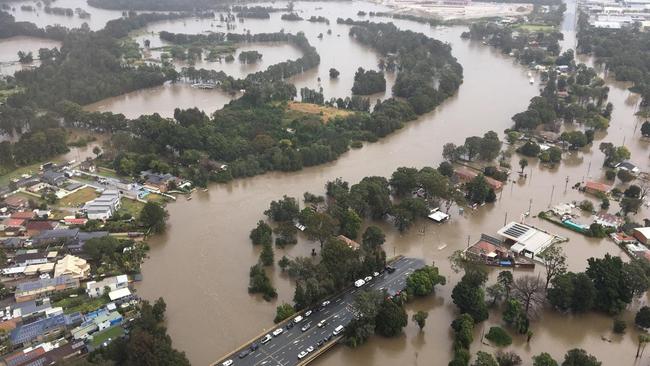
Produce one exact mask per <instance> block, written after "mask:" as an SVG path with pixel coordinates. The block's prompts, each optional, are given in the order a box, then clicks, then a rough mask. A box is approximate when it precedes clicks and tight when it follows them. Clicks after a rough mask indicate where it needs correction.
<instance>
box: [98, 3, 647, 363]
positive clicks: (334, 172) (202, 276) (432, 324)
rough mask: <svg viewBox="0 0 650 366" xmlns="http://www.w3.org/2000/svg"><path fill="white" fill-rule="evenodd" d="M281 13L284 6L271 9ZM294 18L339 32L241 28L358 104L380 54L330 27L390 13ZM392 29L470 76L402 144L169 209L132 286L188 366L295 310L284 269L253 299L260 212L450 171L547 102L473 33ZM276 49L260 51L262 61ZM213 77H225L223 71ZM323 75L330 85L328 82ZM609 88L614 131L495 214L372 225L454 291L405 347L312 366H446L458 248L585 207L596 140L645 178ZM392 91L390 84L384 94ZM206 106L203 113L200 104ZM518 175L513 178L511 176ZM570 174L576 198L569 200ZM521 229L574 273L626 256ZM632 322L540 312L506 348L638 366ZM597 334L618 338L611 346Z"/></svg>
mask: <svg viewBox="0 0 650 366" xmlns="http://www.w3.org/2000/svg"><path fill="white" fill-rule="evenodd" d="M283 4H284V3H276V4H275V6H282V5H283ZM574 7H575V4H569V12H568V13H569V14H573V13H574V12H575V10H574ZM296 8H297V9H298V10H300V11H302V14H303V16H307V17H309V16H310V15H324V16H326V17H328V18H329V19H330V20H331V21H332V24H331V25H329V26H327V25H325V24H319V23H316V24H313V23H309V22H285V21H281V20H280V19H279V16H280V15H279V14H272V18H271V20H264V21H263V20H247V21H246V22H245V23H243V24H240V23H238V24H237V26H238V29H236V30H235V31H237V32H240V31H242V30H243V29H246V30H248V29H250V30H251V32H252V33H259V32H274V31H279V30H280V29H285V31H291V32H295V31H299V30H300V31H304V32H305V34H306V35H307V37H308V38H309V40H310V42H311V43H312V44H313V45H314V46H315V47H316V48H317V50H318V52H319V54H320V55H321V65H320V66H319V67H318V68H316V69H314V70H310V71H307V72H305V73H304V74H301V75H298V76H295V77H294V78H292V79H291V81H292V82H294V83H295V84H296V86H297V87H298V88H300V87H303V86H308V87H311V88H316V87H319V86H322V87H323V90H324V92H325V96H326V98H329V97H331V96H337V97H338V96H346V95H349V93H350V88H351V86H352V76H353V74H354V71H355V70H356V69H357V68H358V67H359V66H362V67H365V68H376V64H377V61H378V59H379V56H378V55H377V53H376V52H374V51H373V50H371V49H369V48H367V47H364V46H362V45H360V44H358V43H357V42H355V41H354V40H351V39H349V37H348V36H347V31H348V29H349V28H348V27H346V26H339V25H336V24H335V19H336V17H338V16H341V17H348V16H349V17H352V18H357V16H356V13H357V11H358V10H360V9H364V10H366V11H368V10H373V9H375V10H379V9H382V8H381V7H379V6H376V5H373V4H368V3H357V2H355V3H320V2H307V3H296ZM316 8H321V9H319V10H316ZM377 20H381V19H377ZM210 23H211V22H210V21H205V20H199V21H195V20H192V21H189V20H188V21H185V22H183V21H174V22H162V23H157V24H153V25H150V26H149V27H148V28H147V30H146V31H148V32H158V31H160V30H168V31H170V32H182V33H199V32H203V31H206V30H211V28H212V27H211V24H210ZM396 24H397V25H398V26H399V27H401V28H404V29H412V30H414V31H419V32H424V33H425V34H427V35H429V36H432V37H435V38H438V39H440V40H443V41H445V42H449V43H450V44H451V46H452V49H453V54H454V56H455V57H457V58H458V60H459V62H460V63H461V64H462V65H463V67H464V76H465V81H464V83H463V85H462V86H461V87H460V90H459V91H458V93H457V94H456V95H455V96H453V97H452V98H450V99H448V100H447V101H446V102H444V103H443V104H442V105H441V106H440V107H439V108H438V109H436V110H435V111H433V112H431V113H428V114H426V115H424V116H421V117H420V118H419V119H418V120H416V121H413V122H412V123H410V124H408V125H407V126H405V127H404V128H403V129H402V130H400V131H397V132H396V133H394V134H393V135H391V136H389V137H387V138H385V139H382V140H381V141H379V142H377V143H374V144H366V145H365V146H364V147H363V148H362V149H360V150H352V151H350V152H348V153H346V154H344V155H343V156H341V157H340V159H339V160H337V161H335V162H332V163H330V164H326V165H322V166H318V167H312V168H308V169H304V170H302V171H299V172H295V173H269V174H265V175H262V176H257V177H253V178H249V179H243V180H238V181H235V182H232V183H230V184H225V185H213V186H211V187H210V189H209V191H208V192H197V193H195V194H194V199H193V200H192V201H186V200H185V199H182V198H181V199H180V200H179V201H178V202H176V203H172V204H169V205H168V210H169V213H170V218H169V228H168V230H167V232H166V233H165V234H163V235H160V236H156V237H154V238H152V239H151V241H150V244H151V252H150V258H149V259H148V260H147V261H146V262H145V264H144V266H143V275H144V281H142V282H141V283H139V284H138V285H137V291H138V293H139V295H141V296H142V297H144V298H147V299H155V298H157V297H158V296H162V297H164V298H165V300H166V302H167V306H168V312H167V325H168V330H169V333H170V335H171V336H172V339H173V341H174V345H175V346H176V347H177V348H179V349H181V350H183V351H185V352H186V353H187V355H188V357H189V358H190V360H191V361H192V363H193V364H197V365H205V364H208V363H209V362H212V361H214V360H216V359H218V358H219V357H221V356H222V355H223V354H225V353H227V352H229V351H231V350H232V349H234V348H235V347H237V346H238V345H240V344H241V343H242V342H245V341H247V340H249V339H250V338H251V337H253V336H255V335H257V334H259V333H260V332H261V331H263V330H265V329H269V328H270V327H272V326H273V324H272V319H273V316H274V313H275V306H276V305H278V304H280V303H282V302H291V299H292V297H293V284H292V283H291V282H290V281H289V280H288V278H287V277H286V276H285V275H284V274H282V273H281V272H280V270H279V269H278V268H274V269H271V270H269V274H270V276H271V278H272V281H273V282H274V284H275V286H276V287H277V289H278V294H279V297H278V299H277V300H275V301H273V302H271V303H267V302H265V301H263V300H262V299H261V298H259V297H257V296H251V295H249V294H247V293H246V287H247V284H248V268H249V267H250V266H251V265H252V264H254V263H255V262H256V261H257V258H258V255H259V248H254V247H253V246H252V245H251V244H250V240H249V239H248V234H249V232H250V229H251V228H252V227H253V226H254V225H255V223H256V222H257V221H258V220H260V219H262V218H263V216H262V211H264V210H265V209H266V208H267V207H268V204H269V202H270V201H271V200H274V199H278V198H280V197H281V196H282V195H284V194H287V195H291V196H295V197H301V196H302V193H303V192H305V191H310V192H313V193H318V194H322V193H323V191H324V184H325V182H327V181H328V180H332V179H334V178H336V177H342V178H343V179H345V180H348V181H350V182H351V183H356V182H357V181H359V180H360V179H361V178H363V177H364V176H370V175H382V176H388V175H390V174H391V172H392V171H394V170H395V168H397V167H399V166H413V167H423V166H436V165H437V164H438V163H439V162H440V161H441V151H442V145H443V144H444V143H446V142H454V143H456V144H460V143H462V142H463V141H464V139H465V137H467V136H471V135H482V134H483V133H485V132H486V131H488V130H494V131H497V132H499V133H501V132H502V131H503V130H504V129H505V128H508V127H510V126H511V125H512V121H511V120H510V117H511V116H512V115H513V114H515V113H517V112H520V111H522V110H524V109H525V107H526V105H527V104H528V101H529V99H530V98H531V97H533V96H535V95H537V94H538V87H539V86H538V84H537V83H536V84H535V85H533V86H531V85H530V84H529V83H528V77H527V76H526V73H527V72H528V70H527V69H525V68H524V67H522V66H520V65H518V64H516V63H514V62H513V60H512V59H510V58H508V57H506V56H503V55H501V53H500V52H498V51H495V50H493V49H491V48H489V47H487V46H484V45H482V44H480V43H479V42H469V41H464V40H461V39H460V33H461V32H463V31H464V30H466V28H465V27H448V28H431V27H429V26H427V25H423V24H418V23H414V22H409V21H396ZM573 24H575V22H573V21H569V20H565V22H564V24H563V29H564V30H565V33H566V35H567V37H566V38H565V41H563V46H564V47H572V46H573V45H575V38H574V34H575V32H574V31H573V29H574V28H573ZM215 28H216V27H215ZM328 28H331V29H332V35H331V36H328V35H327V34H326V32H327V29H328ZM319 33H323V34H324V37H323V40H322V41H321V40H318V38H317V35H318V34H319ZM339 34H340V37H338V35H339ZM270 52H274V51H273V50H272V49H269V50H265V53H264V55H265V57H267V55H269V54H270ZM287 58H289V56H287ZM330 67H335V68H337V69H338V70H339V71H341V77H340V78H339V80H336V81H331V80H329V77H328V70H329V68H330ZM215 69H218V65H217V66H215ZM231 71H232V72H233V76H236V77H243V76H245V74H246V73H248V72H250V70H245V69H243V70H242V69H241V68H240V69H239V70H237V69H235V70H231ZM238 72H239V73H238ZM318 77H320V78H321V82H320V83H319V82H318V80H317V78H318ZM609 84H610V88H611V90H610V93H609V100H610V101H611V102H612V103H614V106H615V108H614V114H613V118H612V123H611V126H610V128H609V130H608V131H607V133H601V134H598V135H597V141H596V142H595V144H594V146H593V147H591V148H589V149H585V150H584V151H579V152H574V153H570V154H568V155H567V156H565V159H564V161H563V162H562V164H561V165H560V166H559V167H555V168H548V167H544V166H541V165H539V164H538V163H537V162H536V161H534V160H533V159H530V162H531V164H530V166H529V167H528V168H526V172H527V173H528V178H527V179H526V180H518V181H517V182H516V183H512V182H510V183H509V184H508V185H506V186H505V188H504V190H503V192H502V193H501V194H499V200H498V201H497V202H496V203H495V204H493V205H486V206H484V207H481V208H479V209H478V210H475V211H473V210H469V211H465V212H464V214H462V215H461V214H460V213H459V211H458V209H457V208H456V207H453V208H452V209H451V213H452V219H451V221H450V222H448V223H446V224H443V225H436V224H433V223H429V222H424V221H422V222H419V223H418V224H417V225H415V226H414V227H413V228H412V229H411V230H410V231H409V232H407V233H405V234H402V235H400V234H399V233H397V231H396V230H394V229H393V228H391V227H390V226H389V225H387V224H385V223H382V222H378V223H375V224H377V225H380V226H382V227H383V228H384V229H385V232H386V234H387V242H386V244H385V250H386V252H387V253H388V254H389V255H394V254H402V255H409V256H414V257H420V258H424V259H426V260H427V261H428V262H435V264H436V265H438V266H439V267H440V268H441V271H442V272H443V273H444V274H445V275H447V276H448V284H447V285H446V286H441V287H440V288H439V289H438V290H437V292H436V295H435V296H432V297H430V298H428V299H424V300H418V301H415V302H413V303H412V304H409V305H408V312H409V316H410V315H411V314H412V313H414V312H416V311H418V310H427V311H429V318H428V319H427V325H426V327H425V329H424V331H423V332H420V331H419V330H418V328H417V326H416V325H415V324H413V323H412V322H409V325H408V326H407V327H406V328H405V331H404V334H403V335H402V336H400V337H398V338H396V339H384V338H380V337H373V338H372V339H371V340H370V341H369V342H368V343H367V344H365V345H364V346H362V347H360V348H358V349H354V350H352V349H348V348H345V347H337V348H336V349H335V350H332V351H330V352H328V353H327V354H326V355H324V356H322V357H321V358H319V359H318V360H317V361H316V362H315V364H317V365H352V364H355V365H382V366H383V365H394V364H396V363H399V364H404V365H444V364H446V363H447V362H448V361H449V359H450V357H451V333H450V331H449V329H450V328H449V324H450V323H451V321H452V320H453V318H454V317H455V316H456V315H457V314H456V309H455V306H454V305H453V303H452V301H451V297H450V295H451V289H452V288H453V285H454V284H455V283H456V282H457V280H458V278H459V276H460V275H458V274H455V273H454V272H453V271H452V270H451V269H450V268H449V263H448V260H447V258H448V256H449V255H450V254H451V253H452V252H453V251H455V250H458V249H462V248H464V247H465V246H466V245H467V242H468V236H469V241H470V242H474V241H476V240H477V239H478V238H479V236H480V234H481V233H486V234H495V233H496V231H497V230H498V229H499V228H500V227H501V226H502V225H503V224H504V222H506V221H512V220H521V219H522V214H523V213H524V212H527V211H529V208H530V212H531V213H533V214H536V213H537V212H539V211H541V210H544V209H547V208H548V207H549V205H555V204H558V203H561V202H568V201H580V200H583V199H585V198H588V197H586V196H585V195H584V194H582V193H580V192H578V191H576V190H573V189H571V186H572V185H574V184H575V183H576V182H580V181H583V180H585V179H602V175H603V174H602V170H601V166H602V162H603V155H602V153H600V152H599V151H598V149H597V145H598V143H600V142H601V141H610V142H613V143H615V144H616V145H620V144H623V143H625V145H626V146H627V147H628V148H629V149H630V150H631V151H632V159H631V160H632V161H633V162H634V163H636V164H637V165H638V166H639V167H641V168H642V169H644V170H647V169H648V165H649V164H648V159H647V155H648V143H647V142H644V141H641V139H640V132H639V129H640V124H639V121H638V119H637V118H635V117H634V112H635V110H636V108H637V105H638V102H639V98H638V96H636V95H634V94H632V93H630V92H629V91H627V89H626V85H624V84H620V83H615V82H612V81H609ZM390 85H391V78H389V88H390ZM204 95H205V98H206V99H205V102H204V101H203V99H201V100H198V99H199V98H203V96H204ZM385 96H386V95H381V96H379V97H385ZM226 99H227V98H225V97H223V96H220V95H218V92H216V91H201V90H197V89H192V88H189V87H187V86H186V85H181V84H176V85H165V86H162V87H159V88H156V89H153V92H152V91H139V92H135V93H131V94H129V95H126V96H120V97H117V98H112V99H111V100H108V101H102V102H99V103H98V104H97V106H99V105H100V104H101V105H102V106H101V107H96V108H97V110H112V111H116V112H122V113H125V114H127V115H129V116H134V115H137V114H139V113H149V112H150V111H157V112H162V113H168V112H165V111H168V110H169V109H170V108H172V109H173V107H175V106H191V105H192V104H194V105H197V106H199V107H202V108H206V111H208V110H213V109H216V108H218V107H219V105H220V104H222V103H225V102H226ZM93 109H95V108H94V107H93ZM518 160H519V157H518V156H516V155H515V156H514V157H513V159H512V163H513V170H517V166H516V165H517V161H518ZM513 177H514V178H516V174H513ZM567 177H568V179H569V181H568V188H566V189H565V186H566V185H567V184H566V179H567ZM531 200H532V202H531ZM594 202H596V201H595V200H594ZM612 211H613V209H612ZM506 216H507V217H506ZM646 216H647V208H644V210H643V212H641V213H640V214H639V215H638V216H637V220H639V221H640V220H641V219H642V218H643V217H646ZM586 219H587V217H585V218H584V220H586ZM526 222H527V223H530V224H533V225H535V226H538V227H541V228H544V229H546V230H549V231H552V232H554V233H556V234H558V235H561V236H564V237H567V238H569V239H570V240H569V241H568V242H567V243H564V244H562V246H563V248H564V250H565V251H566V253H567V255H568V264H569V267H570V269H571V270H575V271H580V270H583V269H584V268H585V266H586V260H587V258H590V257H602V256H603V255H605V254H606V253H611V254H613V255H621V256H622V257H624V258H626V255H625V254H624V253H623V252H622V251H621V250H620V249H619V248H618V247H617V246H616V245H615V244H614V243H613V242H611V241H609V240H598V239H589V238H586V237H583V236H581V235H578V234H576V233H573V232H571V231H568V230H565V229H563V228H560V227H556V226H554V225H552V224H550V223H548V222H545V221H541V220H539V219H536V218H532V217H528V218H527V219H526ZM585 222H586V221H585ZM317 247H318V245H317V244H316V243H312V242H309V241H307V240H306V239H305V238H304V237H300V238H299V243H298V244H297V245H295V246H291V247H287V248H286V249H279V248H276V250H275V256H276V259H278V258H280V257H281V256H282V255H285V254H286V255H287V256H289V257H296V256H303V255H308V254H309V253H310V252H311V249H312V248H317ZM542 272H543V271H542V270H541V269H538V270H536V271H535V272H519V271H517V273H531V274H537V273H542ZM542 275H543V273H542ZM495 276H496V271H493V272H492V275H491V282H492V281H493V280H494V277H495ZM647 300H648V299H647V298H646V297H642V298H641V299H638V300H636V301H635V303H634V304H633V306H632V307H631V308H632V309H634V308H636V307H638V306H640V305H641V304H645V303H647ZM632 317H633V313H631V312H626V313H625V314H624V318H625V319H626V320H628V321H629V322H628V324H629V326H628V332H627V333H626V334H625V335H623V336H615V335H613V334H612V332H611V326H612V320H611V318H609V317H606V316H603V315H600V314H593V313H590V314H586V315H580V316H565V315H560V314H558V313H556V312H552V311H547V310H544V309H540V311H539V314H538V317H537V320H535V321H534V322H533V325H532V330H533V332H534V335H533V338H532V340H531V342H530V344H526V342H525V339H522V338H520V337H515V342H514V345H513V346H511V347H510V349H512V350H514V351H516V352H517V353H519V354H520V355H521V356H522V358H523V359H524V364H528V365H529V364H531V363H532V362H531V361H530V359H531V357H532V355H535V354H538V353H540V352H543V351H546V352H549V353H551V354H552V355H553V356H555V357H556V358H558V359H559V358H561V356H562V355H563V354H564V353H565V352H566V351H567V350H568V349H571V348H574V347H582V348H585V349H587V350H588V351H589V352H590V353H592V354H594V355H596V356H597V357H598V358H599V359H600V360H601V361H603V364H605V365H611V364H615V363H616V364H621V365H632V364H635V359H634V353H635V351H636V335H637V333H636V331H635V330H634V329H633V327H632V324H631V320H632ZM499 323H501V319H500V315H499V314H497V313H493V314H492V315H491V317H490V320H488V321H487V322H485V323H484V324H482V325H481V326H480V327H477V329H476V336H475V339H476V341H475V342H474V344H473V345H472V352H473V353H475V352H476V351H477V350H479V349H483V350H486V351H490V352H495V351H496V349H494V348H492V347H490V346H485V345H482V344H481V342H480V338H481V334H482V333H483V331H484V330H485V331H486V329H487V328H489V326H491V325H494V324H499ZM602 337H604V338H605V339H607V340H609V341H604V340H603V339H602ZM643 362H647V356H644V359H643Z"/></svg>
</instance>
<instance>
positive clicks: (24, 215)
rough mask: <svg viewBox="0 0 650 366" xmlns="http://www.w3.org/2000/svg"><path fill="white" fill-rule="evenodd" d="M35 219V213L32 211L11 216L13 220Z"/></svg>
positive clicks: (15, 213)
mask: <svg viewBox="0 0 650 366" xmlns="http://www.w3.org/2000/svg"><path fill="white" fill-rule="evenodd" d="M33 217H34V213H33V212H32V211H20V212H14V213H12V214H11V218H12V219H31V218H33Z"/></svg>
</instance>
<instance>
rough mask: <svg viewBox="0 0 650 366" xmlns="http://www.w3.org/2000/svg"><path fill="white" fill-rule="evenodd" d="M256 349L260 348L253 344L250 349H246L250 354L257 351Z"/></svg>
mask: <svg viewBox="0 0 650 366" xmlns="http://www.w3.org/2000/svg"><path fill="white" fill-rule="evenodd" d="M258 348H260V345H259V344H257V343H253V344H251V346H250V347H248V349H249V350H251V352H255V351H257V349H258Z"/></svg>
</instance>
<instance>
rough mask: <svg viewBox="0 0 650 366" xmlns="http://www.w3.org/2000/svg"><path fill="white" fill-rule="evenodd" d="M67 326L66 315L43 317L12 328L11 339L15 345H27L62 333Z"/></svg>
mask: <svg viewBox="0 0 650 366" xmlns="http://www.w3.org/2000/svg"><path fill="white" fill-rule="evenodd" d="M65 327H66V319H65V315H63V314H59V315H55V316H53V317H51V318H43V319H40V320H37V321H35V322H32V323H23V324H20V325H18V326H17V327H16V329H14V330H12V331H11V333H10V335H9V339H10V340H11V344H13V345H14V346H17V345H24V346H27V345H29V344H30V343H32V342H34V341H44V340H47V339H49V338H54V337H56V336H58V335H60V334H61V333H62V332H63V331H64V330H65Z"/></svg>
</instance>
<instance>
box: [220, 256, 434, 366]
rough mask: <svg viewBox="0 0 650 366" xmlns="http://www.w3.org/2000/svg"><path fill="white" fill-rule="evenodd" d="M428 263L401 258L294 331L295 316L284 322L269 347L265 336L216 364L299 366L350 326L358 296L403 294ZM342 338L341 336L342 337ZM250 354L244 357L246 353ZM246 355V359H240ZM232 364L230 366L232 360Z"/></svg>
mask: <svg viewBox="0 0 650 366" xmlns="http://www.w3.org/2000/svg"><path fill="white" fill-rule="evenodd" d="M424 264H425V263H424V261H423V260H421V259H415V258H400V259H398V260H396V261H394V262H392V263H391V267H393V268H395V271H394V272H393V273H389V272H388V271H384V272H382V273H381V274H380V275H379V276H377V277H374V278H373V279H372V280H371V281H369V283H367V284H365V285H363V286H362V287H361V288H352V289H350V290H348V291H346V292H344V293H343V294H341V295H340V296H338V297H335V298H332V299H330V304H329V305H327V306H325V307H323V308H322V309H320V310H319V309H318V308H316V309H311V310H312V313H311V314H310V315H309V316H305V314H306V311H303V312H302V313H301V314H300V315H301V316H302V317H303V318H304V319H303V320H302V321H301V322H299V323H297V324H295V326H294V327H293V328H291V329H287V327H286V326H287V324H288V323H293V319H295V317H296V316H293V317H292V318H291V319H292V320H291V321H290V322H288V323H287V322H283V323H281V324H280V325H278V326H276V327H274V328H270V329H269V330H268V332H267V333H266V334H269V335H271V337H272V339H271V340H270V341H268V342H267V343H265V344H262V343H261V340H262V338H264V336H265V335H266V334H263V335H262V336H261V337H259V338H257V339H255V340H254V341H252V342H250V343H248V344H245V345H242V346H241V347H239V348H238V349H237V350H235V351H233V352H231V353H230V354H229V355H227V356H224V357H223V358H221V359H220V360H219V361H218V362H216V363H214V364H213V365H217V366H221V365H229V364H230V365H232V366H280V365H281V366H294V365H299V364H300V362H302V361H305V360H306V359H308V358H309V356H311V353H310V355H308V356H306V357H304V358H303V359H299V358H298V354H299V353H300V352H302V351H305V352H306V351H307V349H308V348H309V347H313V348H314V352H316V351H318V346H317V343H318V342H319V341H322V340H323V339H325V338H326V337H328V336H330V335H332V332H333V331H334V329H335V328H336V327H337V326H339V325H343V326H345V325H347V324H348V323H349V322H350V321H351V320H352V319H353V317H354V315H353V309H352V304H353V302H354V297H355V295H356V294H357V293H358V292H359V291H362V290H365V289H375V290H380V289H385V290H386V291H387V292H388V293H389V294H391V295H394V294H395V293H397V292H399V291H401V290H403V289H404V287H405V286H406V277H407V276H408V275H409V274H410V273H412V272H413V271H414V270H416V269H418V268H421V267H423V266H424ZM322 320H325V321H326V325H325V326H323V327H322V328H319V327H318V326H317V325H318V323H319V322H320V321H322ZM308 324H309V325H310V326H309V329H306V330H305V331H303V330H302V328H303V327H305V326H306V325H308ZM279 328H282V329H283V332H282V333H281V334H279V335H278V336H275V337H274V336H273V335H272V333H273V331H275V330H276V329H279ZM339 336H340V335H339ZM335 340H336V337H335V336H332V337H331V338H330V340H329V341H328V342H326V343H325V345H329V342H333V341H335ZM253 344H255V345H257V346H258V348H257V349H256V350H253V348H254V347H253V348H251V345H253ZM242 352H244V353H246V355H245V356H244V353H242ZM240 356H243V357H240ZM229 360H230V361H232V363H229V362H228V361H229Z"/></svg>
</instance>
